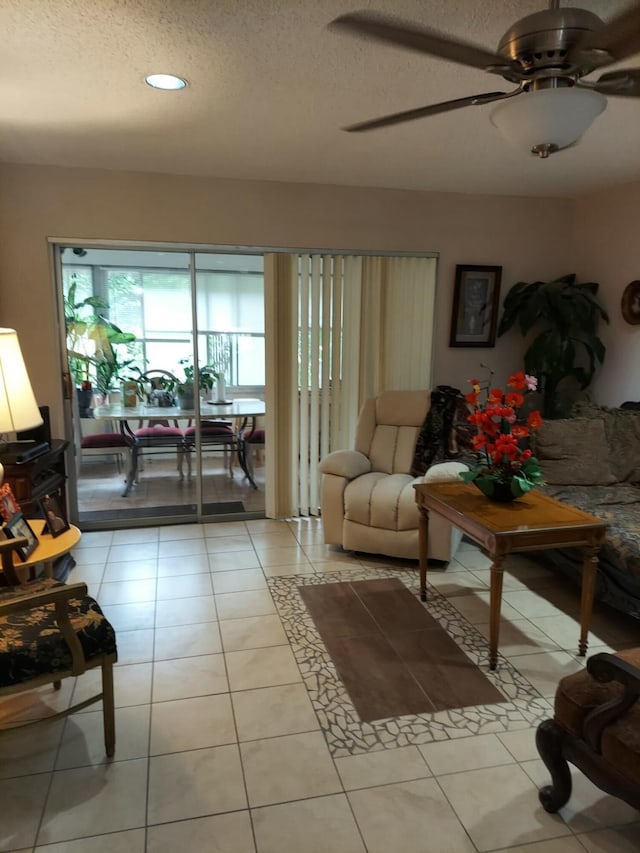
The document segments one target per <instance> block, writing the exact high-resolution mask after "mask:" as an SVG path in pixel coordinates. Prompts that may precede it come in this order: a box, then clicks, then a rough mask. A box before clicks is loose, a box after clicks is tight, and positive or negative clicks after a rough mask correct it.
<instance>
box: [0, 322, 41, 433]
mask: <svg viewBox="0 0 640 853" xmlns="http://www.w3.org/2000/svg"><path fill="white" fill-rule="evenodd" d="M41 423H42V415H41V414H40V410H39V408H38V404H37V403H36V399H35V397H34V396H33V391H32V390H31V383H30V382H29V374H28V373H27V368H26V367H25V363H24V359H23V358H22V351H21V349H20V343H19V342H18V335H17V334H16V332H15V331H14V329H0V432H16V431H17V430H23V429H31V428H32V427H36V426H39V425H40V424H41Z"/></svg>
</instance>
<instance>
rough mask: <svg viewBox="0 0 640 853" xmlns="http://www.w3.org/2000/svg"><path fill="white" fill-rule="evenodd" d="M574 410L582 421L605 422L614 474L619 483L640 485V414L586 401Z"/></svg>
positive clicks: (639, 412)
mask: <svg viewBox="0 0 640 853" xmlns="http://www.w3.org/2000/svg"><path fill="white" fill-rule="evenodd" d="M573 411H574V414H576V415H577V416H578V417H581V418H582V417H584V418H594V419H601V420H603V421H604V428H605V432H606V435H607V444H608V446H609V464H610V466H611V471H612V473H613V475H614V476H615V478H616V480H617V481H618V482H628V483H640V411H634V410H631V409H613V408H609V407H607V406H597V405H595V403H586V402H580V403H576V404H575V406H574V410H573Z"/></svg>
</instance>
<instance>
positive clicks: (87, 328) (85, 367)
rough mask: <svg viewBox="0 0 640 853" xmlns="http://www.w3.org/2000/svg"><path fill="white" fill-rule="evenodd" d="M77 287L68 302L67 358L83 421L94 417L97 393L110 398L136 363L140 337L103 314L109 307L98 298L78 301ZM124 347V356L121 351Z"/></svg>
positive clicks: (65, 308)
mask: <svg viewBox="0 0 640 853" xmlns="http://www.w3.org/2000/svg"><path fill="white" fill-rule="evenodd" d="M76 287H77V283H76V281H75V280H73V279H72V281H71V284H70V286H69V290H68V291H67V294H66V296H65V298H64V315H65V331H66V335H67V357H68V361H69V369H70V371H71V374H72V376H73V379H74V382H75V385H76V388H77V394H78V402H79V408H80V412H81V416H82V417H90V416H91V408H90V406H91V398H92V395H93V391H94V388H95V390H96V391H97V392H98V393H99V394H102V395H105V396H106V395H107V394H108V393H109V392H110V391H112V390H114V389H115V385H116V382H117V380H119V379H121V378H122V375H123V371H124V370H125V369H126V368H128V367H129V366H130V365H132V364H133V363H134V361H135V353H134V352H133V350H132V348H131V345H132V344H133V343H134V342H135V340H136V336H135V335H134V334H133V333H132V332H123V331H122V329H120V328H119V327H118V326H116V324H115V323H113V322H111V320H109V319H108V317H106V316H105V315H104V314H102V313H100V312H102V311H105V310H108V308H109V305H108V303H107V302H105V301H104V300H103V299H101V298H100V297H98V296H89V297H87V298H86V299H83V300H80V301H78V300H77V298H76ZM121 347H124V353H125V355H124V356H123V355H122V354H121V353H120V352H119V349H120V348H121Z"/></svg>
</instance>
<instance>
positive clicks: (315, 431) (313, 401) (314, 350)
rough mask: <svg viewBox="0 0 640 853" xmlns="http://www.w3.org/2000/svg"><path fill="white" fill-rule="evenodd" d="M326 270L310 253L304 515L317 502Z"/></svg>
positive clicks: (327, 270) (323, 264)
mask: <svg viewBox="0 0 640 853" xmlns="http://www.w3.org/2000/svg"><path fill="white" fill-rule="evenodd" d="M329 272H330V269H329V267H327V265H326V264H325V263H324V262H323V259H322V258H321V257H320V255H314V256H313V262H312V265H311V290H310V297H311V298H310V305H309V309H310V313H311V321H310V324H311V336H310V341H309V347H310V360H311V364H310V367H311V371H310V374H311V376H310V385H311V387H310V391H309V447H308V450H307V458H308V460H309V486H308V493H307V502H306V507H305V509H306V514H307V515H308V514H310V513H311V514H315V513H316V512H317V511H318V510H317V508H318V506H319V505H320V495H319V492H318V462H319V461H320V358H321V350H320V321H321V318H322V313H321V296H322V279H323V278H324V276H325V275H327V273H329Z"/></svg>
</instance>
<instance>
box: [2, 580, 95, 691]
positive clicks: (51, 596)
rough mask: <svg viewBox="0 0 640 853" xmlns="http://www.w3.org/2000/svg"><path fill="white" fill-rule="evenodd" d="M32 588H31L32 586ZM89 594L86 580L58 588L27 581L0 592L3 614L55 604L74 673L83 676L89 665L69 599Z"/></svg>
mask: <svg viewBox="0 0 640 853" xmlns="http://www.w3.org/2000/svg"><path fill="white" fill-rule="evenodd" d="M30 587H31V588H30ZM86 594H87V585H86V584H85V583H73V584H66V585H61V586H55V587H48V588H47V587H46V586H45V587H44V588H43V587H42V585H41V584H38V583H34V584H32V585H30V584H25V585H23V586H18V587H13V588H11V589H10V590H9V591H8V592H5V593H3V594H0V616H8V615H9V614H10V613H21V612H24V611H26V610H33V609H35V608H38V607H44V606H45V605H46V604H53V605H54V606H55V611H56V616H55V621H56V624H57V626H58V628H59V629H60V633H61V634H62V636H63V637H64V640H65V642H66V644H67V646H68V647H69V651H70V652H71V674H72V675H82V673H83V672H85V671H86V669H87V665H86V660H85V656H84V653H83V651H82V646H81V644H80V640H78V635H77V634H76V632H75V630H74V628H73V625H72V624H71V620H70V619H69V608H68V602H69V601H70V600H71V599H72V598H82V596H84V595H86Z"/></svg>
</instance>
